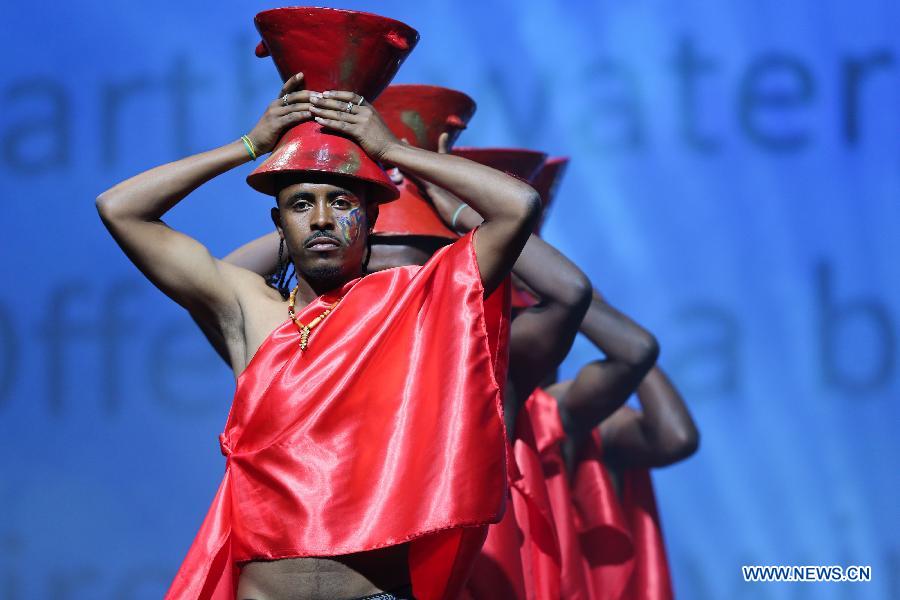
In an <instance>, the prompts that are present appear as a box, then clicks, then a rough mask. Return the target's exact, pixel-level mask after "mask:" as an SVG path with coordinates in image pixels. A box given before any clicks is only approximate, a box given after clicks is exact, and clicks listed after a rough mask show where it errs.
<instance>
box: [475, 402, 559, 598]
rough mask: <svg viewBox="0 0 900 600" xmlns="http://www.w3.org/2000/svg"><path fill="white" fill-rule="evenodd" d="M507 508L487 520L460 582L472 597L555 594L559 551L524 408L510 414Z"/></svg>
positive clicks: (554, 526)
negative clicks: (495, 520)
mask: <svg viewBox="0 0 900 600" xmlns="http://www.w3.org/2000/svg"><path fill="white" fill-rule="evenodd" d="M512 455H513V458H514V460H513V461H512V462H511V463H510V465H511V467H512V468H511V469H510V495H511V499H512V502H511V504H510V506H511V510H510V509H507V511H506V514H504V515H503V520H502V521H501V522H500V523H498V524H496V525H491V527H490V529H489V530H488V536H487V540H485V543H484V547H483V548H482V549H481V554H480V555H479V556H478V558H477V559H476V561H475V567H474V568H473V570H472V576H471V577H470V578H469V582H468V584H467V585H466V592H467V594H466V597H467V598H472V599H474V600H494V599H496V598H503V599H509V600H520V599H521V600H525V599H527V600H558V599H559V598H560V588H559V583H560V560H561V559H560V553H559V540H558V539H557V536H556V525H555V523H554V520H553V511H552V508H551V506H550V496H549V494H548V491H547V485H546V482H545V480H544V472H543V468H542V465H541V459H540V455H539V454H538V448H537V440H536V439H535V434H534V429H533V426H532V422H531V415H530V414H529V413H528V411H526V410H521V411H519V414H518V416H517V418H516V435H515V439H514V440H513V451H512Z"/></svg>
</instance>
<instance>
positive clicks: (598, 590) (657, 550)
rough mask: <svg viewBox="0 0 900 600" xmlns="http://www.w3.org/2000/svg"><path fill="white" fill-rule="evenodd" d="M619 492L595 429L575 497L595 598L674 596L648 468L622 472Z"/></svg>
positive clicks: (581, 461)
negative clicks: (613, 481)
mask: <svg viewBox="0 0 900 600" xmlns="http://www.w3.org/2000/svg"><path fill="white" fill-rule="evenodd" d="M621 481H622V490H621V494H620V495H619V494H616V491H615V488H614V487H613V483H612V479H611V477H610V473H609V469H608V468H607V467H606V465H605V464H604V463H603V456H602V444H601V439H600V434H599V432H597V431H596V430H595V431H594V434H593V435H592V436H591V438H590V439H589V440H588V442H587V443H586V444H585V447H584V448H583V450H582V454H581V455H580V457H579V462H578V466H577V468H576V472H575V477H574V481H573V493H572V497H573V500H574V503H575V507H576V512H577V515H578V521H579V537H580V541H581V549H582V558H583V563H582V564H583V566H584V570H585V576H586V578H587V581H588V584H589V586H590V590H591V592H590V593H591V598H593V599H594V600H671V598H672V596H673V594H672V582H671V577H670V574H669V565H668V560H667V559H666V549H665V544H664V542H663V538H662V528H661V527H660V522H659V514H658V512H657V509H656V498H655V496H654V494H653V483H652V481H651V479H650V472H649V471H648V470H647V469H629V470H626V471H624V472H623V473H622V479H621Z"/></svg>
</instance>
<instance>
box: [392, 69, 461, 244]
mask: <svg viewBox="0 0 900 600" xmlns="http://www.w3.org/2000/svg"><path fill="white" fill-rule="evenodd" d="M374 105H375V109H376V110H377V111H378V113H379V114H380V115H381V118H382V119H384V122H385V123H386V124H387V126H388V127H389V128H390V129H391V131H392V132H393V133H394V135H396V136H397V137H398V138H400V139H405V140H406V141H407V142H409V143H410V144H411V145H413V146H417V147H419V148H424V149H426V150H431V151H432V152H437V150H438V138H440V136H441V135H442V134H443V133H445V132H446V133H448V134H449V139H448V147H450V146H452V144H453V142H454V141H455V140H456V138H457V137H458V136H459V134H460V132H461V131H462V130H463V129H465V128H466V125H467V124H468V122H469V119H471V118H472V115H473V114H474V112H475V101H474V100H472V98H470V97H469V96H467V95H466V94H464V93H462V92H457V91H456V90H451V89H448V88H443V87H438V86H434V85H392V86H390V87H388V88H387V89H386V90H385V91H384V92H383V93H382V94H381V95H380V96H379V97H378V100H376V101H375V102H374ZM398 187H399V188H400V197H399V198H397V200H396V201H395V202H391V203H390V204H389V205H387V206H384V207H382V209H381V211H380V212H379V215H378V220H377V221H376V222H375V229H374V233H376V234H378V235H423V236H432V237H440V238H449V239H454V238H456V237H457V234H456V233H455V232H454V231H453V230H451V229H450V228H449V227H447V226H446V225H445V224H444V222H443V221H442V220H441V218H440V217H439V216H438V214H437V212H435V210H434V208H433V207H432V205H431V202H430V201H429V200H428V199H427V198H426V197H425V195H424V194H423V192H422V190H421V189H420V188H419V186H418V185H417V184H416V183H414V182H413V181H412V180H410V179H408V178H406V179H404V181H403V183H401V184H400V185H399V186H398Z"/></svg>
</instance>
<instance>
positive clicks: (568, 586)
mask: <svg viewBox="0 0 900 600" xmlns="http://www.w3.org/2000/svg"><path fill="white" fill-rule="evenodd" d="M525 410H526V411H527V412H528V413H529V414H530V415H531V421H532V423H533V425H534V434H535V438H536V440H537V445H538V449H539V451H540V460H541V467H542V470H543V473H544V478H545V480H546V483H547V491H548V495H549V499H550V507H551V510H552V515H553V521H554V525H555V528H556V534H557V537H558V539H559V549H560V559H561V564H560V598H565V599H566V600H589V598H590V597H591V596H590V590H591V588H590V584H589V582H588V580H587V577H586V573H585V571H584V568H583V564H582V563H583V560H584V558H583V554H582V550H581V544H580V540H579V536H578V533H579V527H578V521H577V518H578V517H577V515H576V511H575V505H574V503H573V499H572V488H571V484H570V481H569V476H568V473H567V472H566V464H565V459H564V458H563V454H562V441H563V440H564V439H565V430H564V429H563V426H562V421H561V420H560V417H559V409H558V408H557V405H556V399H555V398H554V397H553V396H551V395H550V394H548V393H547V392H545V391H544V390H542V389H536V390H535V391H534V393H532V394H531V396H530V397H529V398H528V401H527V402H526V403H525Z"/></svg>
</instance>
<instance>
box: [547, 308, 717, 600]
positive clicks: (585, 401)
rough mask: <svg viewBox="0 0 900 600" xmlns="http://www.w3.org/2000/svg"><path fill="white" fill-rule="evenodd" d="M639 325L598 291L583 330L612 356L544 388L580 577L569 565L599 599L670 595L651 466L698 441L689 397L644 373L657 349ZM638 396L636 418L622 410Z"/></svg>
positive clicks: (656, 599)
mask: <svg viewBox="0 0 900 600" xmlns="http://www.w3.org/2000/svg"><path fill="white" fill-rule="evenodd" d="M636 328H637V326H636V325H635V324H634V323H633V322H632V321H631V320H630V319H629V318H628V317H627V316H625V315H623V314H622V313H621V312H619V311H618V310H616V309H615V308H614V307H612V306H611V305H609V304H608V303H607V302H606V301H605V299H604V298H603V297H602V296H601V295H600V294H599V293H598V292H596V291H595V293H594V298H593V301H592V304H591V308H590V310H589V311H588V314H587V316H586V317H585V320H584V323H583V324H582V328H581V331H582V333H584V334H585V335H586V336H587V337H588V339H590V340H591V341H592V342H593V343H594V344H595V345H596V346H597V348H598V349H600V350H601V351H603V352H604V354H605V355H606V359H605V360H603V361H594V362H592V363H589V364H587V365H585V366H584V367H583V368H582V369H581V370H580V371H579V373H578V375H577V376H576V377H575V379H574V380H570V381H564V382H560V383H558V384H555V385H553V386H551V387H549V388H548V390H547V391H548V393H549V394H550V395H552V396H553V397H554V398H555V399H556V400H557V402H556V403H555V404H556V405H557V407H558V409H559V414H560V417H561V424H562V427H563V429H564V433H565V437H564V438H563V441H562V442H561V447H562V449H563V455H564V456H565V463H566V467H567V471H568V474H569V476H570V477H571V479H570V481H569V487H570V490H571V492H572V496H573V497H572V502H573V504H572V506H573V512H577V513H578V518H577V522H578V523H580V527H579V528H578V531H577V535H578V537H579V548H580V550H581V553H582V556H581V570H580V577H579V569H577V568H576V566H575V561H574V560H570V561H569V563H568V564H567V565H566V566H565V567H564V568H565V569H566V570H567V572H568V573H570V580H571V581H573V582H576V585H578V586H584V587H583V588H582V589H586V590H589V594H588V597H591V598H595V599H610V600H615V599H621V598H628V599H632V600H660V599H665V598H671V597H672V589H671V578H670V575H669V569H668V564H667V559H666V554H665V545H664V543H663V539H662V531H661V528H660V525H659V515H658V513H657V509H656V502H655V498H654V495H653V487H652V482H651V480H650V476H649V471H648V469H649V468H653V467H660V466H665V465H669V464H672V463H674V462H677V461H680V460H684V459H685V458H687V457H689V456H690V455H691V454H693V453H694V452H695V451H696V449H697V446H698V442H699V435H698V432H697V428H696V426H695V425H694V422H693V420H692V418H691V416H690V413H689V411H688V409H687V407H686V406H685V403H684V400H683V399H682V397H681V395H680V394H679V393H678V391H677V390H676V388H675V387H674V386H673V385H672V383H671V381H669V379H668V378H667V377H666V375H665V373H663V371H662V369H660V368H659V367H658V366H653V367H652V368H651V369H650V370H649V372H648V373H647V374H646V375H645V376H641V373H642V371H643V370H644V368H645V367H646V365H647V364H648V362H650V359H651V357H652V358H653V359H654V361H655V357H656V355H657V354H658V348H657V344H656V342H655V339H654V338H653V337H652V336H651V335H650V334H649V333H647V332H643V330H640V332H638V329H636ZM635 389H636V390H637V397H638V401H639V403H640V405H641V410H640V411H636V410H633V409H632V408H630V407H627V406H623V404H624V402H625V401H626V400H627V399H628V397H629V396H630V395H631V393H632V392H633V391H634V390H635ZM541 400H544V404H545V408H546V404H547V402H546V401H545V400H546V399H541ZM551 402H552V401H551ZM598 424H599V426H598Z"/></svg>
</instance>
